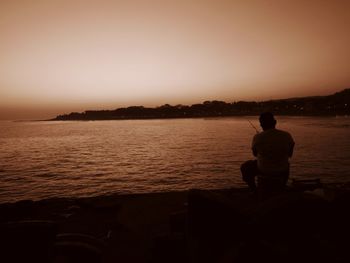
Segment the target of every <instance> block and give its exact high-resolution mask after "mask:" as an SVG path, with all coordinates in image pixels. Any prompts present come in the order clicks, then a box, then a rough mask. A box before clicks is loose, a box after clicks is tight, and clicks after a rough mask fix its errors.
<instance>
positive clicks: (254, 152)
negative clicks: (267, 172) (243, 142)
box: [252, 135, 258, 157]
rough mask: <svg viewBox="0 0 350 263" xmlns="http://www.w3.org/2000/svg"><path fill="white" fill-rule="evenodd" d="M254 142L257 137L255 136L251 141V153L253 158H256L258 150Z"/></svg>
mask: <svg viewBox="0 0 350 263" xmlns="http://www.w3.org/2000/svg"><path fill="white" fill-rule="evenodd" d="M256 141H257V135H255V136H254V137H253V140H252V152H253V155H254V156H255V157H257V156H258V150H257V149H256Z"/></svg>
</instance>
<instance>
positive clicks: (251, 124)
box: [247, 119, 259, 133]
mask: <svg viewBox="0 0 350 263" xmlns="http://www.w3.org/2000/svg"><path fill="white" fill-rule="evenodd" d="M247 121H248V122H249V124H250V126H252V128H253V129H254V130H255V131H256V133H259V130H258V129H257V128H256V127H255V126H254V124H253V123H252V122H251V121H250V120H248V119H247Z"/></svg>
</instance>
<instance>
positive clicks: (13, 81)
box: [0, 0, 350, 119]
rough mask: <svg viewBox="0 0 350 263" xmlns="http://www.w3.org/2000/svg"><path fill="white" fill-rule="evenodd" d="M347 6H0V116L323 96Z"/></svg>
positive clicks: (21, 1)
mask: <svg viewBox="0 0 350 263" xmlns="http://www.w3.org/2000/svg"><path fill="white" fill-rule="evenodd" d="M349 13H350V1H344V0H329V1H324V0H317V1H314V0H308V1H304V0H303V1H300V0H295V1H285V0H273V1H272V0H266V1H262V0H237V1H234V0H231V1H227V0H211V1H207V0H200V1H199V0H186V1H182V0H178V1H167V0H162V1H146V0H144V1H134V0H128V1H108V0H94V1H89V0H84V1H78V0H69V1H67V0H46V1H44V0H42V1H36V0H1V1H0V119H27V118H50V117H54V116H56V115H57V114H61V113H69V112H71V111H84V110H88V109H115V108H118V107H124V106H131V105H144V106H159V105H163V104H166V103H168V104H172V105H176V104H187V105H189V104H193V103H201V102H203V101H205V100H224V101H226V102H233V101H238V100H258V101H259V100H266V99H276V98H288V97H300V96H310V95H328V94H332V93H334V92H337V91H340V90H342V89H344V88H349V87H350V50H349V48H350V33H349V28H350V15H349Z"/></svg>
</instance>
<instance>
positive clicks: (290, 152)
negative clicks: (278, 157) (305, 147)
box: [288, 142, 295, 158]
mask: <svg viewBox="0 0 350 263" xmlns="http://www.w3.org/2000/svg"><path fill="white" fill-rule="evenodd" d="M294 145H295V143H294V142H292V144H291V146H290V150H289V153H288V155H289V158H291V157H292V156H293V152H294Z"/></svg>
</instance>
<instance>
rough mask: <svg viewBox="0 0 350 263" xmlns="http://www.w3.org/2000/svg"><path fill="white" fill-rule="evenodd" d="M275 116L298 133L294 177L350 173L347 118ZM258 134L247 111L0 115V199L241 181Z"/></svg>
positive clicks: (332, 178)
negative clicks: (79, 118) (45, 118)
mask: <svg viewBox="0 0 350 263" xmlns="http://www.w3.org/2000/svg"><path fill="white" fill-rule="evenodd" d="M249 119H250V120H251V121H252V122H253V123H254V124H255V125H256V126H258V122H257V120H256V118H255V117H249ZM278 121H279V123H278V127H279V128H281V129H285V130H288V131H290V132H291V133H292V135H293V137H294V139H295V141H296V148H295V155H294V157H293V159H292V178H321V179H322V180H323V181H324V182H345V181H350V161H349V160H350V137H349V131H350V118H345V117H340V118H315V117H280V118H278ZM254 134H255V131H254V129H253V128H252V127H251V126H250V125H249V123H248V121H247V118H243V117H238V118H217V119H178V120H130V121H90V122H0V149H1V151H0V202H5V201H15V200H21V199H28V198H30V199H41V198H47V197H58V196H90V195H100V194H105V193H115V192H118V193H135V192H137V193H138V192H153V191H167V190H182V189H188V188H193V187H196V188H218V187H231V186H241V185H242V183H241V179H240V173H239V166H240V164H241V163H242V162H243V161H245V160H247V159H251V158H252V156H251V152H250V143H251V138H252V136H253V135H254Z"/></svg>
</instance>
